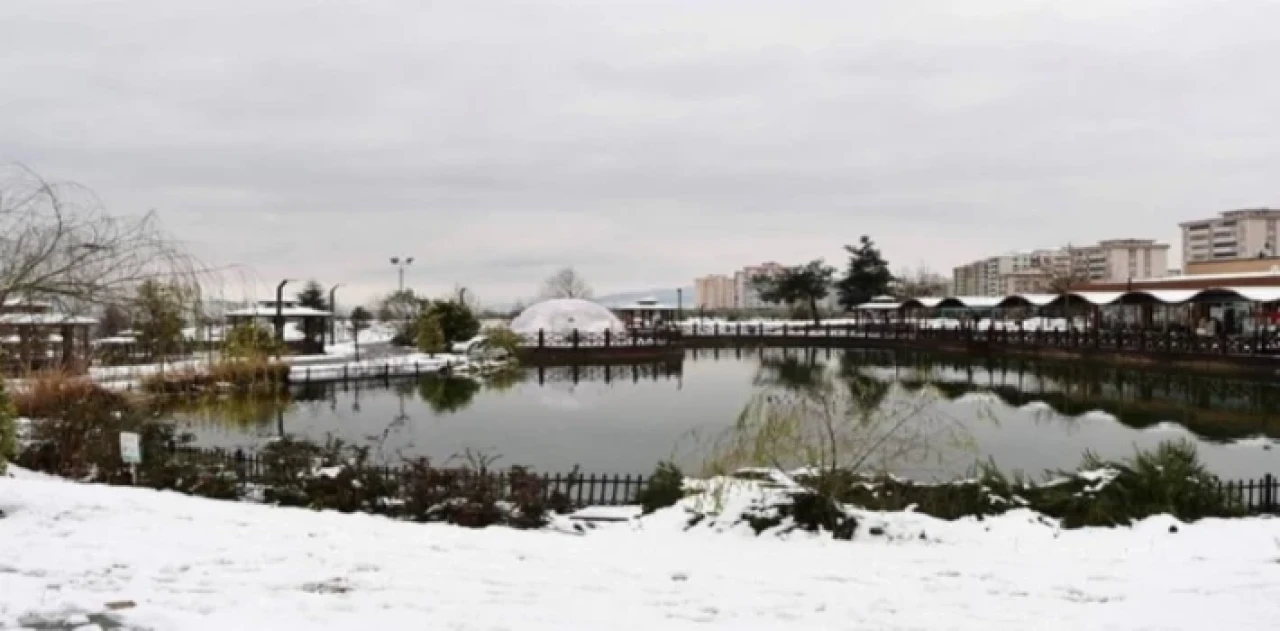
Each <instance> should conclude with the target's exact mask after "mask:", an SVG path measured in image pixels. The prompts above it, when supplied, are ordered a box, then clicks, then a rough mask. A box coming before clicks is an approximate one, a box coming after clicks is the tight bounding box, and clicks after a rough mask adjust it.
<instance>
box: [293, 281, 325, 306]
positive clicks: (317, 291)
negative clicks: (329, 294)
mask: <svg viewBox="0 0 1280 631" xmlns="http://www.w3.org/2000/svg"><path fill="white" fill-rule="evenodd" d="M298 305H299V306H302V307H310V308H312V309H318V310H320V311H328V310H329V303H328V302H327V301H326V300H325V299H324V288H323V287H321V286H320V283H318V282H316V281H314V280H309V281H307V284H306V285H305V286H303V288H302V291H300V292H298Z"/></svg>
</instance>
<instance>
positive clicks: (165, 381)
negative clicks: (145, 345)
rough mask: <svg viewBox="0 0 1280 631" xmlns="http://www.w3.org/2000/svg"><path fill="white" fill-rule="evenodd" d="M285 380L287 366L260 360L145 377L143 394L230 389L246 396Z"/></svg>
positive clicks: (265, 358) (248, 359)
mask: <svg viewBox="0 0 1280 631" xmlns="http://www.w3.org/2000/svg"><path fill="white" fill-rule="evenodd" d="M288 380H289V365H288V364H285V363H282V362H276V361H272V360H271V359H270V358H268V357H265V356H259V357H249V358H241V359H228V360H224V361H218V362H215V363H213V364H210V365H209V366H208V367H206V368H204V369H200V368H190V369H186V370H179V371H169V372H167V373H155V374H152V375H148V376H147V377H146V378H144V379H143V380H142V390H143V391H145V392H153V393H157V394H193V393H198V392H208V391H211V390H217V389H220V388H225V387H230V388H231V389H233V390H236V391H240V392H245V391H250V390H257V389H270V388H275V387H276V386H278V385H280V384H283V383H286V382H287V381H288Z"/></svg>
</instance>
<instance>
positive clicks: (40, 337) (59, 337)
mask: <svg viewBox="0 0 1280 631" xmlns="http://www.w3.org/2000/svg"><path fill="white" fill-rule="evenodd" d="M96 323H97V321H96V320H94V319H93V318H87V317H82V316H73V315H69V314H65V313H58V312H56V311H54V309H53V305H51V304H49V303H44V302H35V301H30V300H10V301H6V302H5V304H4V305H0V359H3V362H4V367H5V369H6V371H7V372H8V371H23V370H40V369H44V368H59V369H62V370H70V371H73V372H84V371H85V370H87V369H88V367H89V361H90V354H91V350H90V342H89V332H90V329H91V327H93V325H94V324H96Z"/></svg>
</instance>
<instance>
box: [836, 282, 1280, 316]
mask: <svg viewBox="0 0 1280 631" xmlns="http://www.w3.org/2000/svg"><path fill="white" fill-rule="evenodd" d="M1080 302H1083V303H1088V304H1090V305H1093V306H1095V307H1106V306H1113V305H1184V304H1218V303H1229V302H1250V303H1255V304H1271V303H1276V302H1280V286H1276V287H1212V288H1208V289H1135V290H1132V291H1068V292H1064V293H1061V294H1012V295H1008V296H944V297H930V298H910V299H907V300H904V301H901V302H890V301H888V300H884V299H882V298H879V297H878V298H877V299H875V300H873V301H871V302H868V303H864V304H862V305H859V306H858V309H861V310H867V311H899V310H901V311H910V310H917V309H1015V308H1025V307H1035V308H1040V307H1057V306H1063V305H1066V304H1068V303H1074V304H1079V303H1080Z"/></svg>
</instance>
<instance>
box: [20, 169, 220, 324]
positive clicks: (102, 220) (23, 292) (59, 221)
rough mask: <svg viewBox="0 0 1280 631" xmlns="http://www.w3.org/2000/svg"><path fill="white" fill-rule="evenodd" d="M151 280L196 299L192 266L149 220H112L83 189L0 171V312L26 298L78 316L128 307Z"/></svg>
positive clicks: (28, 174) (154, 221)
mask: <svg viewBox="0 0 1280 631" xmlns="http://www.w3.org/2000/svg"><path fill="white" fill-rule="evenodd" d="M148 280H151V281H156V282H162V283H165V284H166V285H174V284H182V285H185V286H187V287H191V288H193V291H192V293H191V295H193V296H197V297H198V295H199V287H198V282H197V281H198V274H197V269H196V266H195V263H194V261H193V259H191V258H190V257H189V256H187V255H186V254H185V253H184V252H182V251H181V249H180V248H179V247H178V246H177V245H176V243H175V242H174V241H173V240H171V239H169V238H168V237H167V236H166V235H165V234H164V232H163V231H162V230H161V228H160V225H159V222H158V221H157V219H156V216H155V214H154V213H148V214H146V215H143V216H141V217H135V218H128V217H117V216H111V215H108V214H107V213H106V212H105V211H104V210H103V208H102V204H101V202H100V201H99V200H98V198H97V197H96V196H94V195H93V193H92V192H90V191H89V190H88V189H85V188H84V187H81V186H78V185H75V184H70V183H58V182H51V181H49V180H46V179H44V178H42V177H41V176H39V175H37V174H36V173H35V172H33V171H32V170H30V169H28V168H26V167H23V166H14V167H9V168H5V169H0V304H3V302H4V301H6V300H10V299H15V298H31V299H38V300H42V301H47V302H51V303H53V304H54V305H55V306H57V307H59V308H61V309H63V310H65V311H68V312H72V313H82V312H84V311H85V310H87V309H89V308H94V307H100V306H105V305H110V304H129V303H131V302H132V301H133V299H134V297H135V292H136V289H137V288H138V287H139V286H140V285H141V284H142V283H143V282H145V281H148ZM196 300H197V301H198V298H196Z"/></svg>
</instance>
